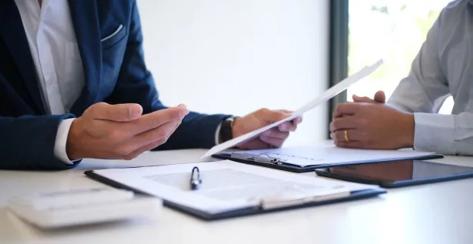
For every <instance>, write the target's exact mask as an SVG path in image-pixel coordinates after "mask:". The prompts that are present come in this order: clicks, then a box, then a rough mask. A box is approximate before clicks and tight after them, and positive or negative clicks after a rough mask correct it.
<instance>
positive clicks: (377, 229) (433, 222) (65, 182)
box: [0, 149, 473, 244]
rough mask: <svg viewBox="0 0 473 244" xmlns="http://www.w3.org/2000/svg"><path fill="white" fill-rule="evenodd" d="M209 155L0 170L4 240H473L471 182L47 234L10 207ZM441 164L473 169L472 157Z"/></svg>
mask: <svg viewBox="0 0 473 244" xmlns="http://www.w3.org/2000/svg"><path fill="white" fill-rule="evenodd" d="M204 152H205V151H204V150H199V149H196V150H175V151H162V152H150V153H145V154H144V155H142V156H140V157H139V158H137V159H135V160H132V161H118V160H115V161H102V160H84V161H83V162H82V163H81V164H80V165H79V167H77V168H75V169H72V170H66V171H56V172H32V171H6V170H0V191H1V194H0V243H68V244H70V243H184V244H193V243H206V244H210V243H218V244H223V243H240V244H243V243H244V244H247V243H258V244H261V243H270V244H276V243H297V244H302V243H363V244H367V243H396V244H399V243H429V244H432V243H473V179H464V180H457V181H451V182H444V183H435V184H428V185H420V186H412V187H406V188H399V189H395V190H388V194H384V195H382V196H380V197H375V198H370V199H365V200H357V201H351V202H344V203H338V204H332V205H325V206H319V207H311V208H302V209H297V210H290V211H284V212H277V213H271V214H264V215H255V216H249V217H240V218H233V219H228V220H220V221H214V222H206V221H202V220H199V219H196V218H194V217H192V216H189V215H186V214H183V213H180V212H176V211H174V210H172V209H168V208H163V209H162V211H161V212H160V213H159V214H157V215H156V216H150V217H149V218H146V219H135V220H129V221H123V222H118V223H109V224H100V225H92V226H83V227H78V228H68V229H61V230H54V231H44V230H40V229H37V228H35V227H33V226H30V225H28V224H26V223H24V222H23V221H22V220H20V219H18V218H17V217H16V216H14V215H13V214H11V213H10V212H8V211H7V210H6V208H5V206H6V203H7V200H8V199H9V198H10V197H12V196H14V195H22V194H28V193H35V192H42V191H55V190H64V189H72V188H84V187H93V186H98V185H100V184H101V183H98V182H95V181H93V180H90V179H88V178H87V177H85V176H84V175H83V171H84V170H86V169H94V168H108V167H127V166H137V165H159V164H163V163H189V162H193V161H196V160H197V159H198V158H199V156H200V155H202V154H203V153H204ZM440 161H443V162H451V163H456V164H463V165H470V166H473V157H471V158H469V157H446V158H444V159H441V160H440ZM307 176H308V177H314V176H313V173H310V174H307Z"/></svg>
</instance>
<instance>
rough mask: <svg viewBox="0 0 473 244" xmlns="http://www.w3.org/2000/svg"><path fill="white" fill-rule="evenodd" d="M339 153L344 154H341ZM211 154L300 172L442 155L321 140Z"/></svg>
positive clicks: (423, 158) (216, 156)
mask: <svg viewBox="0 0 473 244" xmlns="http://www.w3.org/2000/svg"><path fill="white" fill-rule="evenodd" d="M342 155H346V156H345V157H343V156H342ZM212 157H214V158H217V159H224V160H225V159H227V160H232V161H236V162H240V163H245V164H250V165H257V166H263V167H268V168H273V169H280V170H286V171H290V172H296V173H304V172H311V171H314V170H315V169H321V168H327V167H333V166H344V165H355V164H369V163H379V162H387V161H393V160H425V159H436V158H442V157H443V155H441V154H437V153H433V152H420V151H414V150H371V149H348V148H339V147H336V146H334V145H332V144H329V143H325V144H319V145H311V146H300V147H288V148H276V149H262V150H229V151H224V152H221V153H217V154H214V155H212Z"/></svg>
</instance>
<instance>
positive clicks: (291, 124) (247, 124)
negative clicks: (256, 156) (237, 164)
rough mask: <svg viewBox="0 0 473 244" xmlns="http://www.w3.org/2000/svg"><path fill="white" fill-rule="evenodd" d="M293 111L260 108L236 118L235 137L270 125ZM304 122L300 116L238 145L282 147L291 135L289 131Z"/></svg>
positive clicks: (254, 147)
mask: <svg viewBox="0 0 473 244" xmlns="http://www.w3.org/2000/svg"><path fill="white" fill-rule="evenodd" d="M291 114H292V112H290V111H287V110H269V109H265V108H263V109H259V110H257V111H255V112H253V113H250V114H248V115H246V116H243V117H239V118H236V119H235V121H234V122H233V127H232V133H233V137H238V136H240V135H243V134H246V133H248V132H250V131H253V130H255V129H258V128H261V127H263V126H266V125H269V124H271V123H273V122H276V121H279V120H281V119H284V118H286V117H288V116H290V115H291ZM300 122H302V118H301V117H298V118H295V119H294V120H291V121H288V122H285V123H282V124H280V125H279V126H277V127H274V128H272V129H270V130H268V131H265V132H263V133H261V134H260V135H259V136H258V137H256V138H254V139H252V140H250V141H247V142H244V143H242V144H240V145H237V148H240V149H257V148H271V147H280V146H281V145H282V144H283V143H284V141H285V140H286V139H287V137H288V136H289V132H291V131H295V130H296V128H297V125H298V124H299V123H300Z"/></svg>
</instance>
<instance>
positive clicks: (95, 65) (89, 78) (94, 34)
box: [69, 0, 102, 115]
mask: <svg viewBox="0 0 473 244" xmlns="http://www.w3.org/2000/svg"><path fill="white" fill-rule="evenodd" d="M69 7H70V11H71V17H72V23H73V26H74V30H75V33H76V38H77V42H78V45H79V51H80V55H81V58H82V64H83V66H84V72H85V79H86V80H85V87H84V89H83V90H82V93H81V95H80V96H79V99H77V101H76V103H75V104H74V105H73V106H72V108H71V112H73V113H75V114H77V115H80V114H81V113H82V112H83V111H84V109H86V108H87V107H88V106H89V105H91V104H92V103H94V102H97V93H98V89H99V82H100V78H101V77H100V76H101V75H100V71H101V65H102V62H101V60H102V52H101V50H102V49H101V43H100V28H99V19H98V13H97V3H96V1H93V0H69Z"/></svg>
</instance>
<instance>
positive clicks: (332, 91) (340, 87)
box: [201, 60, 383, 160]
mask: <svg viewBox="0 0 473 244" xmlns="http://www.w3.org/2000/svg"><path fill="white" fill-rule="evenodd" d="M382 63H383V61H382V60H378V61H377V62H376V63H374V64H373V65H370V66H366V67H364V68H363V69H361V70H360V71H358V72H356V73H355V74H353V75H351V76H349V77H347V78H346V79H344V80H342V81H340V82H339V83H337V84H336V85H334V86H332V87H331V88H329V89H328V90H326V91H325V92H324V93H322V94H321V95H320V96H318V97H317V98H315V99H313V100H312V101H310V102H309V103H307V104H305V105H304V106H302V107H300V108H299V109H297V110H296V111H295V112H293V114H292V115H291V116H289V117H287V118H285V119H282V120H279V121H276V122H274V123H272V124H269V125H267V126H264V127H261V128H259V129H256V130H254V131H251V132H248V133H246V134H244V135H241V136H239V137H236V138H233V139H231V140H228V141H226V142H224V143H222V144H219V145H216V146H214V147H212V148H211V149H210V150H209V151H207V152H206V153H205V154H204V155H203V156H202V158H201V160H205V159H208V158H210V157H211V156H212V155H213V154H216V153H219V152H221V151H223V150H225V149H228V148H231V147H234V146H236V145H238V144H240V143H243V142H245V141H248V140H251V139H253V138H255V137H256V136H258V135H259V134H261V133H263V132H265V131H267V130H269V129H271V128H274V127H276V126H278V125H280V124H282V123H284V122H287V121H291V120H293V119H295V118H297V117H299V116H301V115H302V114H304V113H305V112H307V111H309V110H311V109H314V108H315V107H317V106H318V105H320V104H322V103H324V102H326V101H328V100H330V99H331V98H333V97H334V96H336V95H338V94H340V93H341V92H343V91H344V90H346V89H347V88H348V87H349V86H350V85H352V84H354V83H356V82H357V81H359V80H360V79H362V78H364V77H366V76H368V75H370V74H371V73H373V72H374V71H375V70H376V69H377V68H378V67H379V66H380V65H381V64H382Z"/></svg>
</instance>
